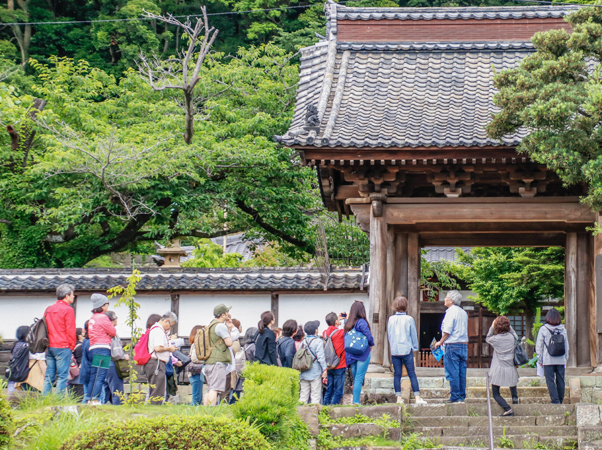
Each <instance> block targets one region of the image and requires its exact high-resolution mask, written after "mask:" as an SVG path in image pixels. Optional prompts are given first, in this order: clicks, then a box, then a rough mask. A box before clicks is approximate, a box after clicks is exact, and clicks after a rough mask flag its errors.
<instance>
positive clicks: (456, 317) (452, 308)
mask: <svg viewBox="0 0 602 450" xmlns="http://www.w3.org/2000/svg"><path fill="white" fill-rule="evenodd" d="M461 303H462V294H460V292H458V291H449V292H448V293H447V296H446V297H445V307H446V308H447V311H446V312H445V317H444V319H443V322H442V323H441V335H442V338H441V340H440V341H439V342H437V343H436V344H435V347H441V346H442V345H443V344H445V353H444V355H443V362H444V364H445V372H446V375H447V379H448V380H449V387H450V397H449V400H448V401H447V403H464V401H465V400H466V366H467V362H468V314H466V311H464V310H463V309H462V308H461V307H460V304H461Z"/></svg>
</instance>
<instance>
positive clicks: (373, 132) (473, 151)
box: [275, 3, 602, 367]
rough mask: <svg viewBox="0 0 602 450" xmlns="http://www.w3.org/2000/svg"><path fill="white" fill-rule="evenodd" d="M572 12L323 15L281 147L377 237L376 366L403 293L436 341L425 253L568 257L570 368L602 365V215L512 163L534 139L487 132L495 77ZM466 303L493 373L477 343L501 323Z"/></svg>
mask: <svg viewBox="0 0 602 450" xmlns="http://www.w3.org/2000/svg"><path fill="white" fill-rule="evenodd" d="M574 8H575V7H573V6H525V7H478V8H425V9H420V8H418V9H416V8H412V9H403V8H395V9H386V8H347V7H345V6H341V5H337V4H333V3H328V4H327V5H326V14H327V18H328V26H327V36H326V38H325V39H323V40H322V41H321V42H319V43H318V44H315V45H313V46H311V47H308V48H306V49H304V50H303V51H302V63H301V74H300V75H301V77H300V84H299V89H298V93H297V104H296V110H295V115H294V119H293V123H292V125H291V127H290V129H289V130H288V131H287V133H286V134H285V135H283V136H277V137H275V139H276V140H278V141H280V142H282V143H284V144H285V145H287V146H289V147H291V148H295V149H297V150H298V151H299V152H300V154H301V156H302V158H303V162H304V163H305V164H307V165H309V166H312V167H315V168H316V172H317V176H318V178H319V181H320V189H321V193H322V197H323V200H324V203H325V204H326V205H327V207H328V208H329V209H330V210H331V211H338V212H339V214H341V215H354V216H355V219H356V220H357V222H358V223H359V224H360V226H361V227H362V229H363V230H364V231H366V232H367V233H369V234H370V311H369V316H370V320H371V323H372V326H373V334H375V338H376V347H375V348H374V349H373V354H372V361H373V362H374V363H377V364H383V365H385V366H386V365H387V364H388V357H387V355H388V349H387V341H386V328H385V327H386V318H387V317H388V316H389V315H390V314H391V313H392V311H391V303H392V300H393V298H394V297H395V296H397V295H402V294H403V295H405V296H406V297H407V298H408V300H409V304H410V308H409V313H410V314H411V315H412V316H413V317H414V318H415V320H416V322H417V324H419V323H420V321H421V319H422V318H424V319H423V320H425V321H426V320H428V324H427V325H426V326H425V327H424V328H423V330H425V331H428V332H429V333H431V332H432V330H431V328H433V325H432V323H431V322H434V321H435V320H439V319H440V318H441V314H442V313H443V309H442V305H436V306H433V305H432V303H431V302H422V301H421V300H422V299H421V291H420V250H421V248H423V247H428V246H458V247H459V246H463V247H471V246H474V247H481V246H501V247H511V246H564V247H565V248H566V275H565V304H566V310H565V319H566V326H567V331H568V336H569V343H570V345H571V347H572V348H573V349H576V351H574V352H570V359H569V362H568V365H569V367H581V366H583V367H585V366H596V365H597V361H599V360H602V358H601V357H600V356H599V355H598V351H599V350H602V348H601V347H602V346H600V345H599V336H600V335H599V334H598V333H599V332H602V329H601V328H600V325H599V324H600V323H602V319H598V318H597V316H598V313H601V312H602V308H598V307H597V302H596V298H597V296H596V276H595V274H596V270H595V261H594V259H595V258H594V255H595V254H598V253H599V249H600V247H601V245H600V243H599V240H600V237H595V238H594V237H592V234H591V233H590V232H588V231H587V228H588V227H591V226H592V225H593V224H594V223H595V222H596V221H599V215H597V214H594V213H593V212H591V211H590V210H589V209H588V208H587V207H585V206H583V205H581V204H580V203H579V196H580V195H581V194H583V192H584V191H583V189H584V187H583V186H579V185H577V186H570V187H565V186H563V185H562V183H561V182H560V180H559V179H558V177H557V176H556V175H555V174H554V173H552V172H550V171H549V170H547V169H546V167H545V165H542V164H537V163H536V162H534V161H531V160H530V159H529V158H528V157H526V156H525V155H521V154H518V153H517V152H516V146H517V145H518V144H519V143H520V141H521V139H522V138H523V137H524V136H525V135H526V133H527V130H524V131H522V132H520V133H517V134H515V135H509V136H506V137H505V138H504V139H503V140H502V141H496V140H493V139H491V138H489V137H488V136H487V134H486V132H485V129H484V128H485V126H486V124H487V123H488V121H489V120H490V118H491V114H492V113H495V112H496V111H497V110H496V108H495V106H494V104H493V96H494V94H495V89H494V88H493V85H492V78H493V75H494V70H495V71H500V70H503V69H507V68H512V67H516V66H517V65H518V64H519V63H520V61H521V60H522V59H523V58H525V57H526V56H528V55H529V54H531V53H532V52H533V51H534V49H533V46H532V44H531V42H530V38H531V36H532V35H533V34H534V33H535V32H537V31H541V30H547V29H552V28H566V29H568V30H569V31H570V27H569V26H568V24H567V23H566V22H564V21H563V16H564V15H566V14H568V13H570V12H571V11H572V10H574ZM469 306H472V307H473V309H472V310H469V311H468V312H469V314H470V316H471V325H470V327H471V330H470V333H471V336H472V339H471V340H473V344H472V345H471V355H472V357H471V361H470V366H472V367H479V366H481V367H483V366H485V367H486V366H487V365H488V363H489V349H488V346H487V345H486V344H483V342H482V339H481V338H480V337H482V336H483V335H484V334H486V333H487V329H488V327H489V325H490V323H491V321H492V319H493V318H492V317H490V316H491V315H490V314H489V313H487V312H486V311H483V310H482V309H481V308H480V307H478V305H469ZM427 316H429V317H428V319H427ZM418 326H419V327H420V325H418ZM419 329H420V328H419ZM427 329H428V330H427ZM421 334H422V333H421ZM577 344H578V345H577Z"/></svg>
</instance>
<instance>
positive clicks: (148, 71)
mask: <svg viewBox="0 0 602 450" xmlns="http://www.w3.org/2000/svg"><path fill="white" fill-rule="evenodd" d="M201 11H202V12H203V17H202V18H197V19H196V24H195V25H194V27H193V25H192V22H191V20H190V17H188V18H187V20H186V22H185V23H182V22H180V21H179V20H178V19H176V18H175V17H174V16H172V15H171V14H167V15H166V16H159V15H156V14H153V13H149V12H146V11H145V16H146V17H148V18H151V19H155V20H160V21H162V22H165V23H166V24H170V25H175V26H176V27H178V29H182V30H183V32H184V33H186V34H187V35H188V49H187V50H185V51H182V52H179V53H178V54H177V55H175V56H173V57H171V58H169V59H167V60H162V59H161V58H160V57H158V56H157V55H152V56H150V57H148V56H146V55H144V54H140V60H139V61H138V62H137V63H138V70H139V71H140V74H141V75H142V77H143V78H144V79H145V80H146V81H147V82H148V84H149V85H150V86H151V87H152V88H153V89H154V90H155V91H163V90H165V89H180V90H182V92H183V93H184V104H183V105H182V106H183V109H184V113H185V114H186V131H185V133H184V141H185V142H186V144H189V145H190V144H191V143H192V137H193V135H194V115H195V112H196V102H195V96H194V88H195V86H196V85H197V83H198V82H199V80H200V78H199V73H200V71H201V67H202V66H203V62H204V61H205V58H206V57H207V55H208V54H209V52H210V50H211V46H212V45H213V41H215V38H216V36H217V33H218V30H216V29H215V28H213V27H211V28H209V19H208V17H207V8H205V7H204V6H202V7H201Z"/></svg>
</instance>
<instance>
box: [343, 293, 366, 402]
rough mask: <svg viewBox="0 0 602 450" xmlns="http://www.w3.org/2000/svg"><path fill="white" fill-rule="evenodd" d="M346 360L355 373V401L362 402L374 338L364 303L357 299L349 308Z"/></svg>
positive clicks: (346, 326) (346, 330) (346, 325)
mask: <svg viewBox="0 0 602 450" xmlns="http://www.w3.org/2000/svg"><path fill="white" fill-rule="evenodd" d="M343 329H344V330H345V360H346V361H347V367H349V368H350V369H351V373H352V374H353V403H354V404H356V405H359V404H360V397H361V394H362V387H363V385H364V378H365V377H366V372H367V371H368V366H369V365H370V355H371V354H370V352H371V350H372V347H373V346H374V338H373V337H372V332H371V331H370V325H369V324H368V321H367V319H366V308H364V304H363V303H362V302H360V301H358V300H356V301H355V302H354V303H353V305H351V309H350V310H349V318H348V319H347V322H346V323H345V328H343Z"/></svg>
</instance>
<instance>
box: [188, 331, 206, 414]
mask: <svg viewBox="0 0 602 450" xmlns="http://www.w3.org/2000/svg"><path fill="white" fill-rule="evenodd" d="M202 329H203V327H202V326H201V325H195V326H194V327H193V328H192V331H191V332H190V337H189V338H188V341H189V342H190V355H189V356H190V359H191V361H190V363H188V365H187V366H186V370H187V371H188V381H190V386H192V402H191V403H190V404H191V405H192V406H198V405H202V404H203V384H205V377H204V376H203V373H202V372H201V371H202V370H203V362H202V361H200V360H198V359H197V357H196V347H195V346H194V340H195V338H196V334H197V333H198V332H199V331H202Z"/></svg>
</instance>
